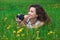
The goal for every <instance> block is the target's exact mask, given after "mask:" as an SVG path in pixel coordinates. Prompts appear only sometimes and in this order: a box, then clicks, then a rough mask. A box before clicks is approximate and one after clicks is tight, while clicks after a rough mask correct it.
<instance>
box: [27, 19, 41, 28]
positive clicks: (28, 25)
mask: <svg viewBox="0 0 60 40" xmlns="http://www.w3.org/2000/svg"><path fill="white" fill-rule="evenodd" d="M39 24H40V21H39V20H37V21H36V22H35V24H34V26H37V27H38V25H39ZM27 27H28V28H34V27H33V25H31V23H30V20H29V19H28V20H27Z"/></svg>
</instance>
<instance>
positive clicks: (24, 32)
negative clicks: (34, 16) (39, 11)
mask: <svg viewBox="0 0 60 40" xmlns="http://www.w3.org/2000/svg"><path fill="white" fill-rule="evenodd" d="M59 2H60V1H59V0H0V40H60V30H59V29H60V27H59V26H60V14H59V13H60V12H59V10H60V3H59ZM31 4H41V5H42V7H43V8H44V9H45V10H46V12H47V14H48V15H49V16H50V18H51V20H52V24H51V25H46V24H45V25H44V26H43V27H40V28H39V29H27V28H25V27H23V28H22V27H21V26H17V23H16V20H15V18H16V15H17V14H18V13H24V14H27V13H28V7H29V5H31Z"/></svg>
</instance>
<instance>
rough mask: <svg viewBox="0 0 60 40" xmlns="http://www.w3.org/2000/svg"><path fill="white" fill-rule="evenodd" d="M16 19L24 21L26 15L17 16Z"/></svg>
mask: <svg viewBox="0 0 60 40" xmlns="http://www.w3.org/2000/svg"><path fill="white" fill-rule="evenodd" d="M16 17H17V18H19V19H20V20H21V21H23V20H24V15H23V14H19V15H17V16H16Z"/></svg>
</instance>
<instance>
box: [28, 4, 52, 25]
mask: <svg viewBox="0 0 60 40" xmlns="http://www.w3.org/2000/svg"><path fill="white" fill-rule="evenodd" d="M31 7H34V8H36V14H37V15H38V17H37V19H38V20H40V21H44V22H46V23H47V24H48V23H50V21H51V20H50V18H49V16H48V15H47V13H46V12H45V10H44V9H43V8H42V6H40V5H38V4H33V5H30V7H29V9H30V8H31Z"/></svg>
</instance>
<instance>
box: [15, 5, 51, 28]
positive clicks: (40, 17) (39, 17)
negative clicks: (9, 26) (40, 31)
mask: <svg viewBox="0 0 60 40" xmlns="http://www.w3.org/2000/svg"><path fill="white" fill-rule="evenodd" d="M16 21H17V20H16ZM45 22H46V23H47V24H48V23H50V18H49V17H48V15H47V14H46V13H45V10H44V9H43V8H42V7H41V6H40V5H37V4H34V5H30V7H29V11H28V15H26V16H25V18H24V20H23V21H22V22H20V24H21V25H23V24H26V25H27V27H29V28H35V27H40V26H43V25H44V23H45Z"/></svg>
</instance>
